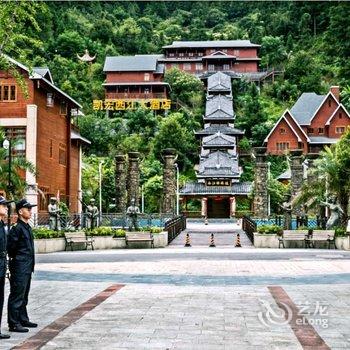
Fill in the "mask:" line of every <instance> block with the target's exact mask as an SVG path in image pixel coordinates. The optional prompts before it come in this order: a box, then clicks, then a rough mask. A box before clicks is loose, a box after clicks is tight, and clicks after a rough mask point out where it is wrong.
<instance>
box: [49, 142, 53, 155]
mask: <svg viewBox="0 0 350 350" xmlns="http://www.w3.org/2000/svg"><path fill="white" fill-rule="evenodd" d="M49 155H50V158H53V140H52V139H50V148H49Z"/></svg>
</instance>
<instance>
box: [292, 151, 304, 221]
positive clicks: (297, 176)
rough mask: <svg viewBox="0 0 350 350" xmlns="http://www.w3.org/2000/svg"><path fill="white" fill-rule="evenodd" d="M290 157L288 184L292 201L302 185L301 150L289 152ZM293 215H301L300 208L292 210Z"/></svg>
mask: <svg viewBox="0 0 350 350" xmlns="http://www.w3.org/2000/svg"><path fill="white" fill-rule="evenodd" d="M290 155H291V157H290V158H291V165H290V173H291V178H290V183H291V192H292V199H293V198H294V197H295V196H296V195H297V194H298V193H299V191H300V190H301V186H302V184H303V176H304V168H303V164H302V155H303V150H302V149H294V150H291V151H290ZM293 214H295V215H301V214H302V209H301V207H300V206H296V207H294V208H293Z"/></svg>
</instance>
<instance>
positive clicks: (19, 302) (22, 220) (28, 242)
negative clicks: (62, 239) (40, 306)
mask: <svg viewBox="0 0 350 350" xmlns="http://www.w3.org/2000/svg"><path fill="white" fill-rule="evenodd" d="M35 206H36V205H33V204H30V203H29V202H28V201H27V200H26V199H22V200H20V201H19V202H17V203H16V211H17V214H18V220H17V224H16V225H15V226H13V227H12V228H11V230H10V233H9V235H8V239H7V252H8V255H9V258H10V262H9V270H10V296H9V300H8V324H9V329H10V331H11V332H19V333H25V332H28V331H29V329H28V328H35V327H37V326H38V325H37V324H36V323H33V322H30V321H29V318H28V314H27V304H28V294H29V290H30V282H31V279H32V273H33V272H34V264H35V257H34V237H33V233H32V229H31V227H30V225H29V223H28V222H29V219H30V217H31V214H32V213H31V209H32V208H33V207H35Z"/></svg>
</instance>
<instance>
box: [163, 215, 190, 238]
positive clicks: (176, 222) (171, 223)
mask: <svg viewBox="0 0 350 350" xmlns="http://www.w3.org/2000/svg"><path fill="white" fill-rule="evenodd" d="M185 228H186V217H185V215H179V216H176V217H174V218H172V219H170V220H168V221H167V222H166V223H165V227H164V229H165V231H168V244H169V243H170V242H171V241H172V240H173V239H175V238H176V237H177V236H178V235H179V234H180V232H181V231H183V230H184V229H185Z"/></svg>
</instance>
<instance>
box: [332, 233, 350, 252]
mask: <svg viewBox="0 0 350 350" xmlns="http://www.w3.org/2000/svg"><path fill="white" fill-rule="evenodd" d="M335 246H336V247H337V249H341V250H350V235H349V236H346V237H336V239H335Z"/></svg>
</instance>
